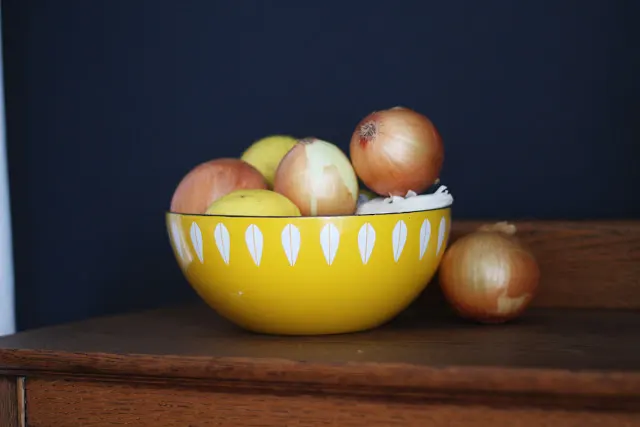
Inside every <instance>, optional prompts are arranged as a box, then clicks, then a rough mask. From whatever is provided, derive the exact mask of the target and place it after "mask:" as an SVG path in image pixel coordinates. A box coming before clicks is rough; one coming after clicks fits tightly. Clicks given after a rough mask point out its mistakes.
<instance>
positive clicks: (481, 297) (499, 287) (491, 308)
mask: <svg viewBox="0 0 640 427" xmlns="http://www.w3.org/2000/svg"><path fill="white" fill-rule="evenodd" d="M492 273H493V274H492ZM438 281H439V283H440V287H441V289H442V292H443V294H444V296H445V298H446V299H447V301H448V302H449V304H450V305H451V306H452V308H453V309H454V310H455V311H456V312H457V313H458V315H460V316H461V317H463V318H466V319H470V320H474V321H478V322H481V323H503V322H506V321H509V320H512V319H514V318H516V317H518V316H520V315H521V314H522V312H523V311H524V310H525V309H526V308H527V307H528V305H529V304H530V302H531V301H532V299H533V298H534V296H535V294H536V293H537V290H538V284H539V281H540V269H539V266H538V263H537V261H536V259H535V258H534V256H533V254H532V253H531V252H530V251H529V250H528V249H527V248H525V247H524V246H523V245H522V244H521V243H520V242H519V241H518V239H517V238H516V237H515V236H512V235H508V234H505V233H503V232H498V231H476V232H473V233H471V234H468V235H466V236H464V237H462V238H460V239H458V240H457V241H456V242H454V243H453V244H452V245H451V246H450V247H449V249H448V250H447V251H446V252H445V254H444V256H443V258H442V261H441V263H440V268H439V272H438ZM505 297H506V298H505ZM501 298H502V301H504V302H505V304H504V305H503V309H502V310H501V308H500V304H499V301H500V300H501ZM508 298H512V299H514V298H522V302H521V303H520V304H514V305H513V306H511V307H510V308H509V309H506V306H507V305H508V304H506V303H508V301H509V300H508ZM511 301H512V302H514V301H513V300H511Z"/></svg>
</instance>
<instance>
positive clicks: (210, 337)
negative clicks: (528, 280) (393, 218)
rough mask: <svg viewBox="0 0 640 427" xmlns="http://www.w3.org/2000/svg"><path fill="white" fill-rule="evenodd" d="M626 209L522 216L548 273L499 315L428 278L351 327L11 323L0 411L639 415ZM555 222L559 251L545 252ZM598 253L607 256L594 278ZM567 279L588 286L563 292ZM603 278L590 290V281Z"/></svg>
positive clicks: (594, 418) (149, 316)
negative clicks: (596, 217) (524, 302)
mask: <svg viewBox="0 0 640 427" xmlns="http://www.w3.org/2000/svg"><path fill="white" fill-rule="evenodd" d="M634 224H635V223H632V224H629V223H625V224H623V226H624V227H626V228H625V229H624V230H622V231H620V230H618V229H617V228H615V227H618V226H620V224H618V225H616V226H615V227H613V226H611V225H610V224H609V225H600V226H599V227H600V228H598V224H593V223H583V224H580V225H575V224H573V227H574V228H570V230H572V231H571V232H569V233H568V234H567V233H566V231H562V230H566V229H567V225H566V224H565V226H564V228H562V227H560V226H559V225H558V224H546V225H545V226H544V227H547V228H544V227H542V226H540V225H536V226H535V227H533V228H531V229H530V232H529V233H527V234H526V235H527V236H528V237H527V238H528V239H529V241H530V242H531V243H532V247H534V248H536V251H537V253H538V254H539V259H540V260H541V264H542V267H543V272H544V271H547V272H549V271H551V272H553V274H552V275H550V276H549V275H547V276H545V277H546V279H545V280H546V281H545V282H544V285H545V292H546V293H542V294H541V297H540V299H539V300H537V303H536V305H537V306H536V307H533V308H532V309H531V310H530V311H528V312H527V313H526V315H525V316H524V317H522V318H521V319H520V320H519V321H517V322H514V323H511V324H506V325H493V326H480V325H476V324H472V323H468V322H464V321H462V320H459V319H458V318H456V317H454V316H452V315H451V314H449V312H448V311H447V310H443V309H442V307H444V305H443V304H442V301H439V299H438V298H439V297H438V295H437V285H433V287H430V288H429V289H430V290H429V292H431V293H432V295H430V294H429V292H427V293H426V294H425V295H426V296H425V299H424V300H420V301H417V302H416V304H415V305H414V306H412V307H411V308H410V309H409V310H407V311H406V312H405V313H403V314H402V315H401V316H399V317H398V318H397V319H396V320H394V321H393V322H392V323H390V324H389V325H387V326H384V327H382V328H379V329H376V330H373V331H369V332H364V333H359V334H349V335H334V336H322V337H276V336H263V335H256V334H251V333H247V332H244V331H242V330H239V329H238V328H236V327H234V326H233V325H230V324H229V323H228V322H226V321H225V320H223V319H221V318H220V317H218V316H217V315H216V314H215V313H214V312H213V311H212V310H210V309H209V308H207V307H205V306H203V305H196V306H193V307H191V306H189V307H176V308H166V309H160V310H155V311H149V312H143V313H133V314H128V315H121V316H115V317H107V318H98V319H91V320H88V321H84V322H79V323H75V324H68V325H60V326H54V327H49V328H43V329H39V330H32V331H27V332H23V333H20V334H17V335H14V336H10V337H5V338H2V339H0V426H1V427H18V426H30V427H52V426H63V427H64V426H83V427H92V426H113V425H131V426H153V427H178V426H179V427H188V426H191V427H196V426H234V427H239V426H287V425H292V426H326V425H335V426H343V427H349V426H370V427H375V426H421V427H423V426H425V427H428V426H448V427H458V426H460V427H463V426H464V427H468V426H485V425H486V426H502V425H504V426H510V427H511V426H527V427H528V426H531V427H533V426H536V427H540V426H576V427H578V426H579V427H588V426H603V425H611V426H616V427H622V426H635V425H639V426H640V311H638V310H637V309H638V308H639V307H640V293H635V292H631V293H630V292H629V289H630V288H631V289H635V290H637V289H638V286H639V284H640V283H639V280H640V275H637V273H638V272H639V269H640V262H639V260H638V258H640V250H639V248H640V245H639V244H638V243H639V242H640V226H637V225H634ZM467 226H468V227H470V225H469V224H463V227H461V229H463V230H464V227H467ZM554 227H557V228H554ZM594 227H595V228H594ZM525 229H526V227H525ZM594 229H595V230H596V231H589V230H594ZM545 230H546V231H545ZM554 230H555V231H554ZM585 230H587V231H585ZM554 233H555V234H554ZM558 233H564V234H562V235H563V236H565V237H563V238H562V239H561V240H562V244H563V245H568V246H570V247H571V251H569V252H565V253H566V254H569V255H565V256H564V257H563V256H561V255H558V254H560V253H561V251H559V250H558V251H557V253H556V255H557V256H555V257H554V256H552V255H551V254H552V253H553V251H552V248H555V247H556V246H554V245H557V242H556V243H554V245H550V244H549V243H548V242H549V240H548V239H549V237H550V236H551V237H553V235H555V237H558ZM594 235H599V236H600V240H598V243H597V244H596V243H594V242H595V241H596V240H595V237H594ZM603 236H604V237H603ZM607 236H608V237H607ZM543 237H545V238H543ZM607 239H609V240H607ZM611 240H615V242H616V248H613V249H612V248H611V246H612V245H611V244H610V243H611ZM536 242H537V243H536ZM579 242H583V243H582V244H578V243H579ZM603 242H604V245H603ZM607 242H608V243H607ZM545 245H546V246H545ZM544 247H547V249H546V250H542V249H541V248H544ZM620 247H622V252H621V251H620ZM589 248H590V249H589ZM576 253H577V254H582V258H583V259H582V261H580V262H583V263H584V265H585V267H584V268H576V262H577V261H576V260H577V258H576ZM589 254H591V255H589ZM585 257H586V259H585ZM596 262H599V263H600V267H594V266H593V265H594V263H596ZM601 268H605V269H607V268H608V269H615V271H613V272H612V273H611V274H610V275H609V277H610V279H608V280H605V281H604V282H603V281H602V277H605V276H604V275H602V274H600V273H599V272H600V269H601ZM585 270H586V272H585ZM587 276H591V277H596V278H598V279H599V280H601V282H600V287H599V288H598V287H597V283H596V281H594V280H588V279H587ZM577 278H581V280H580V281H579V282H574V283H572V284H571V283H569V282H568V281H569V280H574V281H575V280H577ZM625 284H626V285H625ZM623 285H624V286H623ZM571 286H573V289H580V291H581V292H586V293H587V294H586V295H588V296H587V297H585V298H583V299H582V300H581V299H580V298H578V297H577V295H579V294H580V293H581V292H577V291H574V292H573V298H571V299H570V300H569V299H566V298H565V299H564V301H565V302H564V303H563V302H562V301H563V299H562V295H565V294H567V295H570V294H571V292H569V291H568V289H571ZM550 287H551V288H553V289H555V291H552V292H549V291H548V289H549V288H550ZM601 288H604V289H607V290H608V291H609V292H608V293H607V294H606V295H604V294H602V293H600V298H599V303H598V299H594V298H593V297H590V296H589V295H592V294H594V293H595V294H598V292H599V289H601ZM431 289H433V290H431ZM434 292H435V293H434ZM580 301H582V303H580ZM598 305H600V306H598ZM563 306H570V307H569V308H567V307H563ZM437 307H440V309H437Z"/></svg>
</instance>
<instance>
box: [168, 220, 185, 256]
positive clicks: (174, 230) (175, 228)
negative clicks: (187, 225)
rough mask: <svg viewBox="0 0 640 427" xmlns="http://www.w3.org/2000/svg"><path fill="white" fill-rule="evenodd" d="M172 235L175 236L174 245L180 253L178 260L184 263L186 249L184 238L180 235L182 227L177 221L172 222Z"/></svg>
mask: <svg viewBox="0 0 640 427" xmlns="http://www.w3.org/2000/svg"><path fill="white" fill-rule="evenodd" d="M171 234H172V236H173V244H174V246H175V247H176V251H177V252H178V258H180V261H183V262H184V248H183V247H182V245H183V243H182V236H181V235H180V227H179V226H178V223H177V221H171Z"/></svg>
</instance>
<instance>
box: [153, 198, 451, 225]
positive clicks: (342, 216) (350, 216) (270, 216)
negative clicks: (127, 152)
mask: <svg viewBox="0 0 640 427" xmlns="http://www.w3.org/2000/svg"><path fill="white" fill-rule="evenodd" d="M451 206H453V202H451V203H449V204H448V205H445V206H440V207H438V208H431V209H419V210H415V211H405V212H383V213H368V214H360V215H356V214H353V215H321V216H320V215H319V216H290V215H287V216H274V215H266V216H258V215H208V214H204V213H202V214H200V213H181V212H172V211H165V216H177V217H207V218H254V219H263V218H264V219H268V218H271V219H296V220H304V221H311V220H314V219H343V218H357V217H371V216H394V215H407V214H412V213H420V212H431V211H440V210H446V209H451Z"/></svg>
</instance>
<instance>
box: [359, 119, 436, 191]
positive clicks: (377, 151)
mask: <svg viewBox="0 0 640 427" xmlns="http://www.w3.org/2000/svg"><path fill="white" fill-rule="evenodd" d="M349 148H350V156H351V162H352V163H353V167H354V169H355V171H356V173H357V174H358V177H359V178H360V179H361V180H362V182H363V183H364V184H365V185H366V186H367V187H368V188H370V189H371V190H372V191H374V192H376V193H378V194H379V195H383V196H388V195H390V194H391V195H394V196H405V195H406V194H407V192H408V191H409V190H412V191H415V192H416V193H421V192H423V191H425V190H426V189H427V188H429V187H430V186H431V185H432V184H433V183H434V182H435V181H436V179H438V177H439V176H440V171H441V169H442V165H443V163H444V146H443V143H442V138H441V136H440V134H439V133H438V130H437V129H436V127H435V126H434V124H433V123H432V122H431V120H429V119H428V118H427V117H425V116H424V115H422V114H420V113H418V112H416V111H413V110H411V109H408V108H404V107H395V108H391V109H389V110H382V111H376V112H373V113H371V114H369V115H368V116H367V117H365V118H364V119H363V120H361V121H360V123H358V125H357V126H356V129H355V131H354V132H353V135H352V136H351V143H350V147H349Z"/></svg>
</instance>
